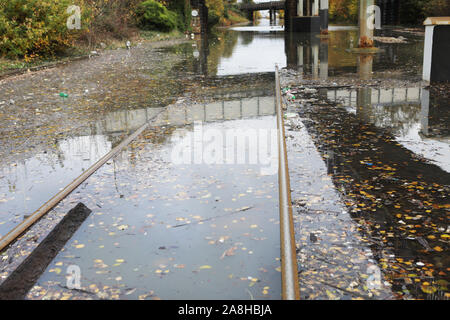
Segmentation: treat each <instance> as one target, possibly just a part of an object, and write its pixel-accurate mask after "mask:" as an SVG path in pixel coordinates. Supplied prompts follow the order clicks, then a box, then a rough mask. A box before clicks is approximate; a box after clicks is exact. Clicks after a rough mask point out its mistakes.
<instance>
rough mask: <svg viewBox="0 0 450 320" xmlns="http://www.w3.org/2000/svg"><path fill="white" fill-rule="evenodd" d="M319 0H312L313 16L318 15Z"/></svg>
mask: <svg viewBox="0 0 450 320" xmlns="http://www.w3.org/2000/svg"><path fill="white" fill-rule="evenodd" d="M319 1H320V0H314V4H313V12H312V15H313V16H318V15H319Z"/></svg>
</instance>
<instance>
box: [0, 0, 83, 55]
mask: <svg viewBox="0 0 450 320" xmlns="http://www.w3.org/2000/svg"><path fill="white" fill-rule="evenodd" d="M72 4H73V1H69V0H0V54H1V55H3V56H7V57H10V58H15V57H21V58H22V57H25V58H26V59H33V58H36V57H38V56H49V55H53V54H55V53H59V52H61V51H63V50H64V49H66V48H67V47H69V46H70V45H71V42H72V40H73V39H74V36H75V35H76V34H77V32H76V31H74V30H68V28H67V19H68V17H69V14H67V12H66V10H67V8H68V7H69V6H70V5H72Z"/></svg>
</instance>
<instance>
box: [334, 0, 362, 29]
mask: <svg viewBox="0 0 450 320" xmlns="http://www.w3.org/2000/svg"><path fill="white" fill-rule="evenodd" d="M358 8H359V0H331V1H330V6H329V15H330V21H331V22H334V23H352V24H357V23H358Z"/></svg>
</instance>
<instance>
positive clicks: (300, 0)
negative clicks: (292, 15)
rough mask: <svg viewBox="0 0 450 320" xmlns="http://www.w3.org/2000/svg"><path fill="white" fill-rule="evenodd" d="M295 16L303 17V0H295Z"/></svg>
mask: <svg viewBox="0 0 450 320" xmlns="http://www.w3.org/2000/svg"><path fill="white" fill-rule="evenodd" d="M297 16H298V17H303V0H298V2H297Z"/></svg>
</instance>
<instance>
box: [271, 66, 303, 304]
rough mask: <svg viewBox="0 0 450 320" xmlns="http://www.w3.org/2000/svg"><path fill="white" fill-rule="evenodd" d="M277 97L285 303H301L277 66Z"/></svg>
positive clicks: (282, 265) (282, 279) (281, 242)
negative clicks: (296, 301) (295, 301)
mask: <svg viewBox="0 0 450 320" xmlns="http://www.w3.org/2000/svg"><path fill="white" fill-rule="evenodd" d="M275 93H276V109H277V127H278V186H279V196H280V244H281V281H282V297H283V300H299V299H300V288H299V284H298V271H297V270H298V269H297V255H296V250H295V238H294V221H293V217H292V201H291V186H290V181H289V169H288V159H287V153H286V138H285V135H284V122H283V110H282V108H281V88H280V76H279V72H278V65H276V66H275Z"/></svg>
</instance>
